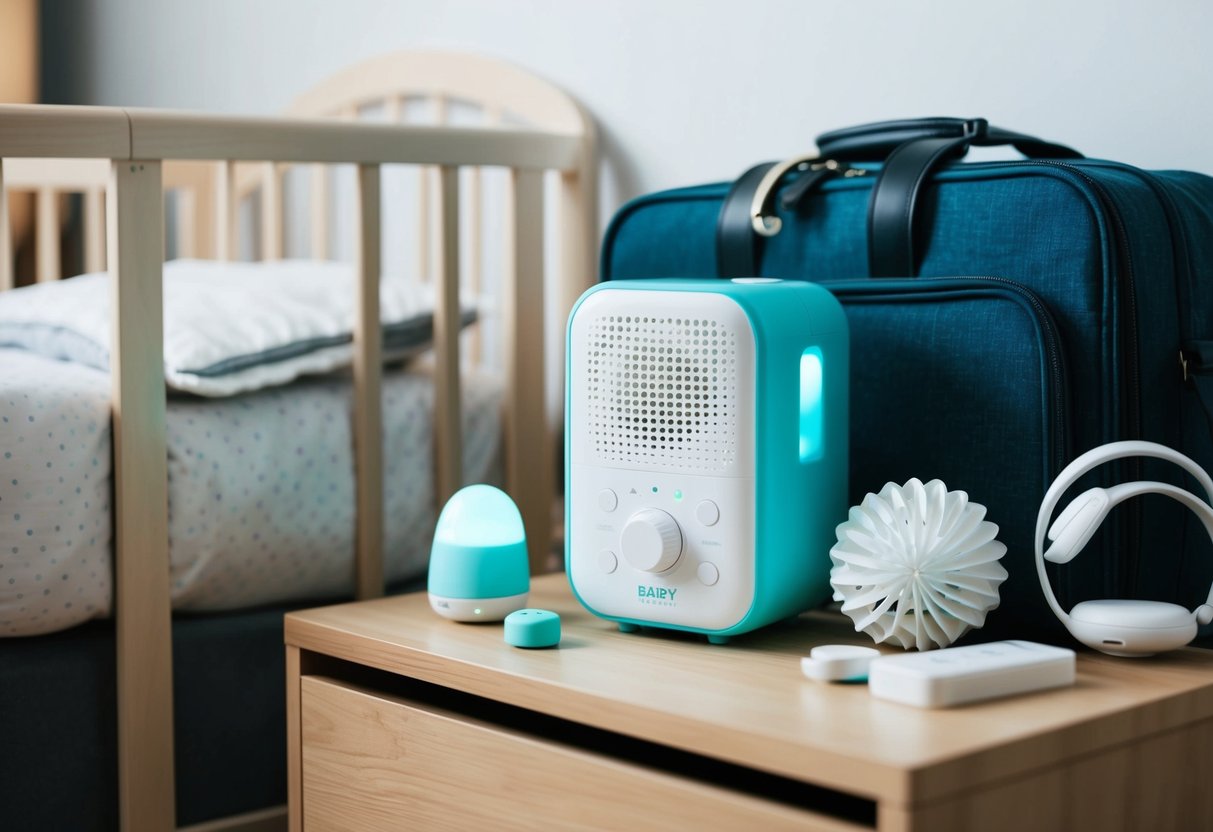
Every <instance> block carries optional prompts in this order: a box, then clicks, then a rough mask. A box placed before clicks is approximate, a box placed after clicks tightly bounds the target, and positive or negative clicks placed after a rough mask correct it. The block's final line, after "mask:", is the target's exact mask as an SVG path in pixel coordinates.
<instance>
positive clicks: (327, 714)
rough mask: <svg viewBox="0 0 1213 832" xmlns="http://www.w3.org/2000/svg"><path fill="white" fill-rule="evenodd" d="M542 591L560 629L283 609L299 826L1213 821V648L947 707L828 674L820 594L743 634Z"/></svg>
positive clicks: (416, 606)
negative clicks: (709, 636)
mask: <svg viewBox="0 0 1213 832" xmlns="http://www.w3.org/2000/svg"><path fill="white" fill-rule="evenodd" d="M531 606H535V607H541V608H546V609H552V610H555V611H557V612H559V613H560V615H561V617H562V619H563V624H564V639H563V641H562V643H561V646H560V647H559V648H557V649H552V650H540V651H526V650H519V649H516V648H512V647H509V646H507V645H506V644H505V643H504V642H503V640H502V631H501V626H500V625H492V624H485V625H471V624H456V623H453V622H451V621H446V620H444V619H440V618H438V617H437V616H435V615H434V614H433V613H432V612H431V611H430V609H429V607H428V604H427V600H426V597H425V595H424V594H417V595H411V596H402V597H396V598H385V599H381V600H376V601H367V602H363V603H356V604H345V605H342V606H335V607H326V608H322V609H316V610H309V611H306V612H299V613H292V614H290V615H288V616H287V617H286V642H287V645H288V646H287V676H288V678H287V697H288V739H289V754H290V761H289V763H290V767H289V771H290V817H291V828H292V829H301V828H302V827H303V825H304V824H306V826H307V827H308V828H311V829H359V830H361V829H400V828H410V829H414V828H448V829H494V830H497V829H528V830H534V829H536V828H542V829H628V830H633V829H658V828H660V829H701V828H702V829H764V830H766V829H793V828H794V829H821V830H859V829H879V830H882V831H884V832H892V831H893V830H909V829H930V830H932V832H942V830H987V831H991V830H1033V832H1039V830H1049V829H1057V830H1063V829H1064V830H1076V829H1098V830H1100V832H1110V830H1146V829H1149V830H1161V829H1184V830H1192V829H1210V828H1213V653H1210V652H1207V651H1201V650H1194V649H1188V650H1183V651H1180V652H1177V653H1174V654H1172V655H1170V656H1168V657H1165V658H1159V659H1139V660H1129V659H1119V660H1118V659H1111V658H1108V657H1104V656H1099V655H1093V654H1090V653H1083V654H1080V657H1079V665H1078V684H1077V685H1076V686H1075V687H1073V688H1068V689H1063V690H1059V691H1052V692H1044V693H1038V694H1031V695H1027V696H1020V697H1015V698H1012V699H1006V700H1002V701H998V702H993V703H986V704H981V705H972V706H968V707H963V708H956V709H951V710H942V711H924V710H918V709H915V708H909V707H905V706H901V705H897V704H893V703H889V702H883V701H880V700H876V699H873V698H872V697H870V696H869V695H868V692H867V689H866V687H865V686H862V685H822V684H817V683H814V682H810V681H808V680H806V679H804V678H803V677H802V676H801V675H800V665H799V658H800V657H801V656H803V655H806V654H807V653H808V651H809V649H810V648H811V647H813V646H814V645H816V644H822V643H837V642H853V643H863V642H862V639H861V638H857V637H856V634H855V633H853V632H851V631H850V629H849V626H848V624H849V622H848V621H846V620H844V619H841V618H837V617H828V616H822V615H811V616H805V617H802V618H801V619H800V620H799V621H797V622H796V623H793V624H785V625H780V626H776V627H772V628H768V629H767V630H764V631H762V632H759V633H755V634H751V635H750V636H746V637H742V638H739V639H737V640H736V641H735V642H733V643H732V644H729V645H726V646H711V645H708V644H706V643H705V642H704V641H703V640H702V639H699V638H691V637H685V636H681V635H677V634H669V633H661V632H658V631H645V632H643V633H640V634H632V635H624V634H622V633H619V632H618V631H617V630H616V629H615V627H614V626H613V625H612V624H610V623H609V622H606V621H602V620H599V619H597V618H594V617H593V616H591V615H589V614H588V613H586V612H585V611H584V610H583V609H582V608H581V607H580V606H579V605H578V604H577V602H576V601H575V600H574V599H573V598H572V597H571V595H570V593H569V590H568V586H567V584H566V582H565V579H564V576H563V575H551V576H547V577H544V578H540V579H538V580H536V581H534V584H533V588H532V596H531Z"/></svg>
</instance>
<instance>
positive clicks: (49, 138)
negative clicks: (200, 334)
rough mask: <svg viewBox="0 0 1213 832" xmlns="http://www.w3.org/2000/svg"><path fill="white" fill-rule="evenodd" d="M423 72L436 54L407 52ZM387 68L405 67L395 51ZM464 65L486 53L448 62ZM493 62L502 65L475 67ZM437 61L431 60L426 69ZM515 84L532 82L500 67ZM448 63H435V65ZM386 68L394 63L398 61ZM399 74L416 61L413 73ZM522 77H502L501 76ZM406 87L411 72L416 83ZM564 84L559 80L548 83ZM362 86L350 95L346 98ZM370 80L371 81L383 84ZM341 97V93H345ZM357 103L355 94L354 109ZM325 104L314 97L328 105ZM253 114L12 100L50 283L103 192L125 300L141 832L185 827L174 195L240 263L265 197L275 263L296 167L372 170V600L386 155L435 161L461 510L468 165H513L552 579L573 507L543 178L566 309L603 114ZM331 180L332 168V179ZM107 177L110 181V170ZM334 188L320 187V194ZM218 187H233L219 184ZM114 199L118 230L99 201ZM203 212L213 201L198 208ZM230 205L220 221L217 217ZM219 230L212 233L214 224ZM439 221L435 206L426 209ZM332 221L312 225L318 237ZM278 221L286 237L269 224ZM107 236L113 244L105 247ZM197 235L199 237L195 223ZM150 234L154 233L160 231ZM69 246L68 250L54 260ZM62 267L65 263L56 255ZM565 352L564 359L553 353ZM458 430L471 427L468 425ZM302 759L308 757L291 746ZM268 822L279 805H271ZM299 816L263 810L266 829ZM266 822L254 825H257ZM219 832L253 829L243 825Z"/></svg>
mask: <svg viewBox="0 0 1213 832" xmlns="http://www.w3.org/2000/svg"><path fill="white" fill-rule="evenodd" d="M390 59H391V60H394V61H397V62H400V61H402V60H403V61H407V62H409V66H410V67H412V68H413V69H420V68H423V67H424V65H425V64H426V58H425V57H424V56H422V57H419V56H418V55H417V54H416V53H414V54H413V55H410V56H409V57H408V58H407V59H406V58H404V57H402V56H392V57H391V58H390ZM384 60H388V59H384ZM430 60H431V61H433V60H438V61H455V64H452V65H453V66H457V67H465V69H460V70H459V71H460V72H466V71H467V70H466V65H467V64H466V62H467V61H468V60H469V56H458V58H453V57H451V56H431V58H430ZM472 60H479V61H484V60H485V59H472ZM418 62H419V63H418ZM489 63H490V64H491V70H492V72H493V73H496V77H497V78H498V79H499V81H498V83H501V84H503V85H505V84H507V83H508V82H509V81H510V79H512V78H515V76H517V77H525V78H528V79H530V81H529V82H528V83H529V84H532V85H533V84H534V83H535V81H536V79H534V78H533V77H532V76H526V75H522V74H520V73H519V72H518V70H516V69H515V68H513V67H509V66H508V65H505V64H500V63H497V62H489ZM430 65H431V66H432V65H433V64H432V63H431V64H430ZM365 69H366V68H363V70H362V71H360V72H357V73H353V74H350V75H349V76H348V77H347V78H346V79H345V80H343V81H340V82H337V83H336V84H335V85H334V86H332V87H330V88H329V89H328V91H327V92H322V93H321V94H319V98H320V99H321V100H322V102H321V103H329V102H333V101H340V100H342V98H343V96H344V97H345V98H349V95H348V94H354V95H357V94H358V85H359V84H362V85H363V86H364V87H365V81H360V80H359V79H360V78H361V79H365V78H368V77H371V73H367V72H366V71H365ZM378 69H379V71H382V70H383V67H382V66H380V67H379V68H378ZM396 69H397V70H398V69H399V67H396ZM503 71H504V72H505V75H502V74H501V73H502V72H503ZM397 77H399V76H397ZM548 89H549V90H550V89H552V88H550V87H548ZM343 90H344V92H343ZM369 90H370V87H366V88H365V89H364V90H363V92H364V93H366V92H368V91H369ZM326 96H327V98H326ZM355 100H356V98H355ZM317 109H318V104H317V101H316V100H315V97H314V98H313V100H311V101H310V102H309V101H308V100H304V101H302V102H301V103H300V104H299V105H297V110H298V111H300V112H315V111H316V110H317ZM343 115H345V116H346V118H347V120H334V119H317V118H303V117H299V116H288V117H283V118H238V117H220V116H212V115H202V114H192V113H178V112H168V111H156V110H146V109H121V108H110V107H55V106H0V195H3V194H4V193H5V192H6V191H7V190H16V189H33V190H35V192H36V193H37V194H38V206H39V210H38V214H39V225H40V226H43V227H45V228H49V229H50V230H49V231H47V230H40V231H39V232H38V233H39V238H38V239H39V242H38V249H39V253H40V257H39V260H40V262H42V263H43V265H42V266H40V271H39V279H53V278H55V277H57V276H58V275H57V274H56V273H55V270H56V269H57V268H58V256H57V240H56V239H55V237H53V236H51V235H52V234H53V233H54V230H55V229H57V227H58V222H57V218H56V217H55V214H54V205H55V194H56V193H57V192H61V191H78V192H80V193H83V194H84V206H85V212H84V216H85V222H84V225H85V228H84V232H85V261H86V266H93V267H99V266H100V265H101V263H103V262H106V261H107V262H108V271H109V274H110V278H111V284H112V288H111V292H112V301H113V309H114V322H113V323H114V325H113V341H112V345H111V356H112V359H111V375H112V388H111V396H112V410H113V445H114V478H115V485H114V493H115V505H114V517H115V546H114V551H115V558H114V569H115V575H114V586H115V593H116V599H115V619H116V639H117V678H118V745H119V790H120V794H119V808H120V818H121V826H122V828H123V829H124V830H145V829H172V828H174V827H175V825H176V816H175V803H174V797H173V794H174V774H173V696H172V649H171V603H170V591H169V559H168V519H167V464H166V436H165V408H166V392H165V385H164V377H163V317H162V299H163V295H162V292H163V287H162V267H163V262H164V243H163V240H164V192H165V188H166V186H167V185H170V184H173V183H185V184H186V185H191V184H192V185H194V186H197V187H196V189H195V192H196V193H198V194H201V198H200V199H198V200H196V201H195V202H194V203H193V207H194V209H195V210H194V211H193V212H186V217H185V223H184V224H183V226H181V227H179V234H180V235H184V237H185V239H187V241H188V245H190V246H197V247H202V248H207V247H209V248H211V250H212V252H213V253H214V254H217V255H219V256H220V257H221V258H223V257H232V256H233V253H234V233H235V231H234V220H233V217H234V206H235V204H236V200H237V199H238V198H239V196H240V193H241V191H242V190H244V191H247V189H248V188H249V187H252V186H258V187H260V188H261V191H262V200H263V202H262V206H263V209H264V211H265V213H264V216H265V217H269V220H270V221H269V222H268V223H265V222H263V231H264V237H263V245H262V248H263V252H262V253H263V256H266V257H267V258H272V257H275V256H281V248H280V247H277V248H276V247H275V242H274V238H275V235H276V236H277V237H278V239H279V240H280V238H281V233H282V232H281V188H280V187H279V183H280V181H281V180H280V179H279V177H280V175H281V172H282V170H283V168H284V166H285V165H288V164H306V165H323V164H353V165H356V166H357V167H356V172H357V173H356V189H355V193H356V196H355V203H356V209H357V211H356V213H357V218H356V223H355V227H356V229H357V233H356V240H355V247H354V249H355V255H356V256H355V269H356V275H357V277H358V281H357V287H358V288H357V292H358V303H357V319H356V326H355V338H354V341H355V362H354V403H355V404H354V412H355V420H354V428H355V433H354V435H355V443H356V449H355V462H356V482H357V510H356V518H357V520H356V556H355V585H356V591H357V595H358V597H359V598H368V597H374V596H376V595H380V594H382V592H383V580H384V579H383V552H382V538H383V493H382V467H381V403H380V380H381V360H380V358H381V357H380V349H381V339H382V333H381V330H380V324H379V308H378V307H379V295H378V290H377V289H378V286H377V284H378V280H379V275H380V250H381V247H380V246H381V229H380V211H381V194H380V177H381V166H382V165H385V164H410V165H427V166H434V169H435V171H436V173H435V175H434V177H433V182H434V183H435V185H436V188H435V192H434V193H433V194H430V195H428V196H427V197H426V199H427V200H429V199H432V200H433V201H434V202H435V203H436V205H437V208H438V210H437V212H436V215H435V216H436V220H437V228H436V229H435V231H436V235H435V236H436V237H437V239H438V240H439V246H438V251H436V252H434V254H435V255H436V260H437V262H438V268H437V270H436V272H435V275H434V277H435V281H436V286H435V289H436V292H435V296H436V308H435V313H434V345H435V365H436V366H435V373H434V383H435V397H436V398H435V408H436V412H435V477H436V494H437V495H438V497H439V500H442V499H444V498H445V497H446V496H449V494H451V493H453V491H454V490H456V488H457V487H458V486H459V484H460V483H459V480H460V471H461V463H460V457H461V453H460V447H461V445H460V436H459V430H458V428H457V426H458V425H459V423H460V421H459V417H460V400H459V368H460V343H459V332H460V326H459V306H458V296H459V278H460V262H459V259H460V246H459V233H460V228H459V226H460V210H459V199H460V187H459V170H460V168H464V167H471V168H477V167H481V166H494V167H504V168H507V169H508V170H509V182H510V188H509V190H510V199H509V206H510V210H509V211H508V213H509V214H510V216H509V217H508V218H507V222H508V223H509V225H510V226H511V231H512V234H511V236H512V239H513V244H512V247H511V252H510V255H509V258H510V264H509V268H507V270H506V271H507V274H508V275H509V277H508V278H507V287H505V291H504V293H503V294H504V306H505V309H504V313H503V316H502V320H503V322H505V329H506V333H505V338H504V341H505V353H506V360H505V366H506V368H507V382H506V386H507V391H506V402H505V407H504V411H505V412H504V414H503V417H504V418H503V424H504V437H505V442H504V447H505V458H506V479H507V488H508V489H509V490H510V492H511V493H512V494H513V495H514V496H515V499H516V500H517V501H518V503H519V505H520V508H521V509H522V511H523V515H524V521H525V523H526V528H527V534H528V538H529V541H530V544H531V561H532V571H533V572H536V573H538V572H542V571H545V569H546V567H547V563H548V556H549V554H550V553H549V547H550V540H551V523H552V499H553V496H554V483H553V472H552V468H553V464H552V453H553V452H554V450H555V447H554V445H555V440H554V436H555V435H554V433H553V430H552V428H553V424H552V422H553V420H552V419H551V414H550V413H548V412H547V408H546V405H545V395H544V380H545V373H544V362H545V352H546V353H547V355H549V356H550V355H552V354H553V352H554V349H553V347H552V345H547V348H546V349H545V344H544V338H543V332H544V325H543V322H544V309H545V291H544V260H545V256H544V220H543V218H544V198H545V187H544V176H545V172H548V171H554V172H556V174H557V175H558V176H559V178H560V190H559V199H560V203H559V206H558V211H557V217H558V222H557V232H556V233H557V234H558V235H559V242H558V245H559V250H560V257H559V269H560V275H559V284H558V285H559V290H558V292H557V294H556V296H555V297H554V298H553V299H551V300H550V302H552V303H554V304H555V306H556V308H557V310H558V311H559V312H560V313H564V312H567V310H568V308H570V307H571V305H572V303H573V301H574V300H575V298H576V297H577V296H578V295H579V294H580V292H581V291H582V290H583V289H584V288H585V287H586V286H587V285H588V284H589V282H590V279H591V275H592V274H593V258H594V253H593V248H594V246H593V240H594V238H595V236H596V217H595V212H594V210H593V203H594V201H595V198H596V195H595V187H594V180H595V165H596V161H595V150H594V135H593V129H592V126H590V122H589V120H588V119H584V120H583V121H582V122H581V124H580V125H576V124H570V125H569V127H568V129H549V130H534V129H515V128H512V127H503V126H491V127H488V128H484V129H481V128H466V127H450V126H404V125H397V124H386V123H382V124H381V123H367V122H357V121H353V120H348V119H349V115H348V113H344V114H343ZM238 162H257V163H260V165H259V167H258V168H257V170H258V171H259V172H260V174H259V175H260V176H261V177H262V178H261V181H260V183H253V185H250V184H249V183H247V182H246V183H244V184H243V185H242V184H241V182H240V180H239V179H238V175H237V170H236V163H238ZM317 169H318V168H317ZM102 175H104V182H102V180H101V176H102ZM318 181H319V177H313V183H314V184H315V183H317V182H318ZM208 184H213V185H214V189H213V190H210V189H208V187H207V186H208ZM102 195H104V200H105V203H104V204H105V211H104V225H103V226H102V222H101V219H100V218H101V210H100V200H101V199H102ZM6 207H7V199H6V198H0V289H3V288H8V287H11V286H12V271H11V269H12V254H13V252H12V242H11V239H10V235H9V224H8V218H7V216H6ZM199 209H201V210H199ZM212 210H213V214H212ZM207 214H211V215H213V216H214V217H215V219H216V227H215V228H214V229H213V230H212V232H211V233H212V236H211V237H209V238H206V237H205V233H206V232H204V231H198V230H197V229H198V228H199V227H200V223H199V220H200V219H203V220H209V219H210V217H209V216H205V215H207ZM426 215H427V216H429V214H428V212H427V213H426ZM319 223H320V221H319V220H314V221H313V229H314V230H315V229H319V228H320V227H321V226H320V225H319ZM267 225H268V229H266V226H267ZM102 227H104V229H105V235H106V243H105V247H104V251H103V250H102V249H101V244H100V242H99V239H98V234H99V231H100V229H101V228H102ZM191 229H192V230H191ZM149 230H150V232H151V233H149ZM52 249H54V250H55V251H54V252H52ZM43 257H45V258H46V260H45V261H43V259H42V258H43ZM549 360H550V359H549ZM452 426H454V428H452ZM290 759H291V760H295V759H297V755H295V754H292V755H291V756H290ZM259 814H263V813H259ZM266 820H268V821H269V822H270V825H271V826H276V825H277V822H278V821H280V820H281V816H280V815H278V814H276V813H274V812H271V813H269V814H268V815H266V816H265V817H262V818H252V817H249V818H247V819H245V823H244V826H246V827H248V828H252V826H255V825H256V824H257V823H259V822H262V821H266ZM250 824H251V826H250ZM206 826H207V828H238V827H239V826H240V822H237V823H234V824H228V825H227V826H226V827H224V826H222V825H218V826H216V825H214V824H209V823H208V824H207V825H206Z"/></svg>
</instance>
